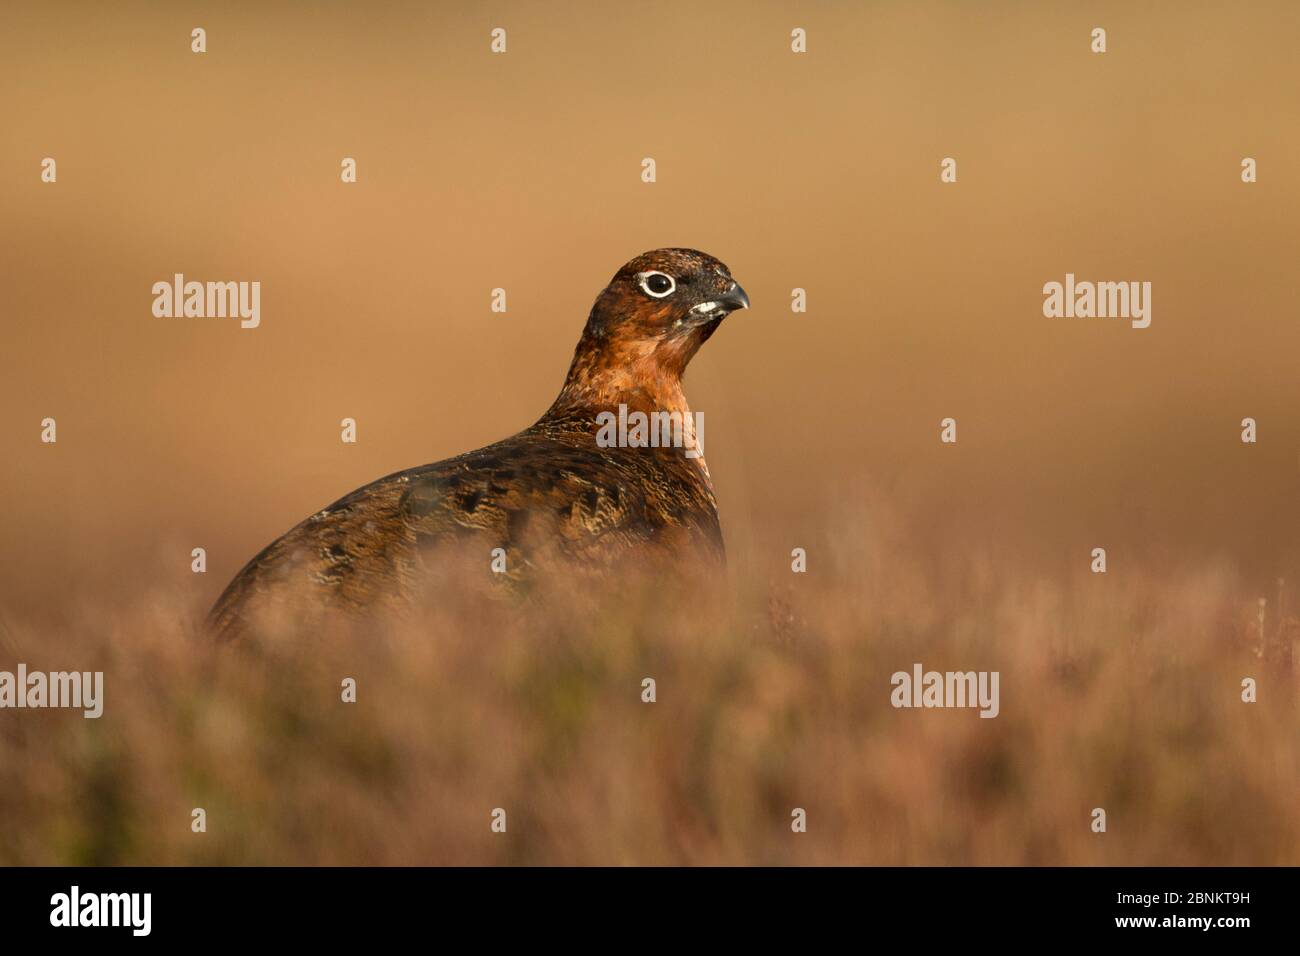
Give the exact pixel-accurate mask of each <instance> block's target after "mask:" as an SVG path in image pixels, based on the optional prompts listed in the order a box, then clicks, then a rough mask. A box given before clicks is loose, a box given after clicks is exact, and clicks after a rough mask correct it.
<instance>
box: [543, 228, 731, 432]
mask: <svg viewBox="0 0 1300 956" xmlns="http://www.w3.org/2000/svg"><path fill="white" fill-rule="evenodd" d="M747 308H749V296H747V295H746V294H745V290H744V289H742V288H741V287H740V284H739V283H738V282H736V280H735V279H733V278H732V277H731V270H730V269H728V268H727V267H726V266H725V265H723V264H722V263H721V262H719V261H718V260H717V259H715V258H713V257H712V256H710V255H706V254H705V253H703V252H697V251H696V250H694V249H655V250H654V251H653V252H646V253H642V254H641V255H639V256H637V257H636V258H635V259H632V260H631V261H630V262H628V263H627V264H626V265H624V266H623V268H621V269H619V270H618V272H616V273H615V274H614V278H612V279H611V280H610V281H609V284H608V285H607V286H605V288H604V290H603V291H602V292H601V293H600V295H598V296H597V297H596V302H595V304H594V305H593V306H592V309H591V314H590V316H588V318H587V325H586V328H585V329H584V330H583V333H582V339H581V340H580V341H579V342H578V348H577V350H576V351H575V353H574V357H573V364H572V366H571V367H570V369H569V375H568V379H567V380H566V382H565V392H564V393H561V400H563V399H565V398H566V394H567V396H568V397H569V398H578V397H580V396H581V397H584V398H586V399H587V400H588V401H587V402H586V404H595V405H611V404H618V403H619V402H626V403H627V404H629V405H633V406H637V405H652V406H653V405H656V404H658V406H659V407H668V408H671V407H672V406H674V405H675V404H677V401H676V396H677V395H679V394H680V388H679V383H680V380H681V376H682V374H683V373H684V372H685V371H686V366H687V364H688V363H689V362H690V360H691V358H692V357H694V355H695V353H696V352H697V351H698V350H699V348H700V346H701V345H703V344H704V343H705V342H706V341H707V340H708V338H709V336H711V335H712V334H713V333H714V331H716V330H717V328H718V325H719V324H720V323H721V322H722V320H723V319H724V318H726V317H727V316H728V315H729V314H730V313H732V312H735V311H736V310H737V309H747ZM565 404H571V402H566V403H565Z"/></svg>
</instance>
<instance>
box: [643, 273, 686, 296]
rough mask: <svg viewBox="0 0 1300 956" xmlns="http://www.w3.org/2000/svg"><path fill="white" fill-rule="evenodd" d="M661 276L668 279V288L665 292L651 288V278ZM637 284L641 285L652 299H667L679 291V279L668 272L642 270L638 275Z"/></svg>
mask: <svg viewBox="0 0 1300 956" xmlns="http://www.w3.org/2000/svg"><path fill="white" fill-rule="evenodd" d="M656 276H660V277H662V278H664V279H667V280H668V288H667V289H665V290H664V291H663V292H655V291H653V290H652V289H651V288H650V280H651V279H653V278H655V277H656ZM636 280H637V284H638V285H639V286H641V291H642V292H644V293H645V294H646V295H648V296H650V298H652V299H666V298H668V296H670V295H672V294H673V293H674V292H676V291H677V280H676V279H674V278H673V277H672V276H670V275H669V274H668V273H666V272H642V273H641V274H640V275H638V276H637V277H636Z"/></svg>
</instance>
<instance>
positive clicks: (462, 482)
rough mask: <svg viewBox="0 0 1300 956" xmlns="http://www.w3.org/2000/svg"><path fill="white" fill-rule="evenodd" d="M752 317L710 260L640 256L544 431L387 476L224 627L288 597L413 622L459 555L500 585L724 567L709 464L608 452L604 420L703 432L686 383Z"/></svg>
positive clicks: (267, 576) (600, 306) (326, 513)
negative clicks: (739, 317) (684, 566)
mask: <svg viewBox="0 0 1300 956" xmlns="http://www.w3.org/2000/svg"><path fill="white" fill-rule="evenodd" d="M669 285H671V286H672V288H671V289H670V290H667V291H665V290H666V287H667V286H669ZM748 304H749V301H748V299H747V298H746V296H745V293H744V290H742V289H741V288H740V286H739V285H737V284H736V282H735V281H734V280H733V279H732V278H731V275H730V273H729V271H728V270H727V268H726V267H725V266H724V265H723V264H722V263H720V262H718V261H717V260H716V259H713V258H712V257H710V256H707V255H704V254H703V253H700V252H696V251H694V250H690V249H659V250H656V251H654V252H648V253H645V254H644V255H641V256H637V257H636V258H635V259H633V260H632V261H631V262H629V263H627V265H625V266H623V268H622V269H620V270H619V271H618V273H617V274H616V275H615V276H614V278H613V279H612V280H611V281H610V283H609V285H608V286H607V287H606V288H605V289H604V291H602V292H601V293H600V295H599V296H598V297H597V299H596V302H595V305H594V306H593V307H592V310H591V314H590V316H589V318H588V319H587V324H586V327H585V329H584V330H583V333H582V338H581V340H580V341H579V342H578V346H577V349H576V350H575V352H574V357H573V363H572V364H571V366H570V368H569V373H568V376H567V377H566V379H565V383H564V387H563V389H562V390H561V391H560V394H559V396H558V397H557V398H556V400H555V402H554V404H552V406H551V408H550V409H549V410H548V411H547V412H546V414H545V415H543V416H542V417H541V419H540V420H538V422H537V423H536V424H534V425H533V426H531V427H530V428H527V429H525V430H524V431H522V432H520V433H519V434H517V435H514V436H513V437H510V438H506V439H504V440H502V441H499V442H497V443H496V444H493V445H488V446H487V447H485V448H480V449H478V450H477V451H471V452H467V453H466V454H463V455H458V456H457V457H455V458H449V459H447V460H446V461H440V462H437V463H435V464H431V465H423V466H420V467H417V468H411V469H409V470H407V471H401V472H398V473H396V474H393V475H389V476H388V477H386V478H381V479H379V480H378V481H375V482H372V483H371V484H368V485H366V486H364V487H362V488H359V489H357V490H356V491H354V492H352V493H351V494H349V495H347V496H346V497H344V498H341V499H340V500H338V501H336V502H335V503H334V504H332V505H330V506H329V507H327V508H325V509H323V510H321V511H319V512H317V513H316V514H314V515H312V516H311V517H310V518H307V519H306V520H305V521H303V522H302V523H301V524H299V525H298V526H297V527H295V528H293V529H292V530H291V531H289V532H288V533H287V534H285V535H284V536H283V537H281V538H279V539H277V540H276V541H274V542H273V543H272V544H270V545H269V546H268V547H267V548H265V549H264V550H263V551H262V552H261V553H260V554H258V555H257V556H256V557H254V558H253V559H252V560H251V561H250V562H249V563H248V564H247V565H246V566H245V567H244V569H243V570H242V571H240V572H239V574H238V575H236V576H235V579H234V580H233V581H231V583H230V585H229V586H228V587H227V588H226V590H225V592H224V593H223V594H222V595H221V597H220V598H219V599H218V600H217V603H216V604H215V606H214V607H213V609H212V612H211V615H210V621H211V624H212V626H213V628H214V629H215V630H216V632H217V633H218V634H220V635H226V636H230V635H234V634H237V633H239V632H240V631H242V630H244V629H246V627H247V626H248V624H249V622H250V620H251V619H252V617H253V614H254V611H255V610H256V608H257V606H258V605H259V604H261V603H265V602H268V601H274V600H276V599H277V597H281V596H283V595H286V594H288V593H290V592H293V593H295V594H296V595H297V598H296V599H297V600H298V601H299V602H300V603H301V602H302V601H304V600H305V601H307V602H308V603H310V604H311V605H312V606H315V607H321V608H326V607H328V608H343V609H350V610H370V609H376V608H382V607H394V608H400V607H403V606H405V605H408V604H410V603H411V602H412V601H413V600H415V599H416V596H418V595H423V596H424V597H425V599H427V597H428V595H429V593H430V584H431V582H434V583H436V582H437V580H438V576H439V563H440V562H445V561H447V560H449V559H450V558H451V557H452V556H453V555H455V556H458V557H460V558H462V559H466V558H468V559H470V560H472V562H473V563H474V565H475V566H477V567H481V568H482V570H483V574H484V576H485V577H486V576H488V575H489V561H490V555H491V552H492V549H494V548H502V549H504V551H505V556H506V568H507V571H506V573H505V574H504V575H498V576H495V577H498V578H504V579H508V580H511V581H514V582H516V583H518V582H523V581H527V580H529V579H530V578H531V577H532V576H534V575H536V573H537V572H539V571H542V570H548V569H556V570H561V571H562V572H563V573H565V574H566V575H596V576H600V575H601V574H602V573H604V572H606V571H607V570H609V569H612V568H616V567H619V566H623V565H626V564H628V563H633V564H636V565H638V566H640V565H646V564H659V563H663V562H666V563H670V564H675V563H680V562H681V561H683V560H686V561H705V562H710V561H712V562H716V561H720V560H721V559H722V557H723V543H722V532H721V528H720V527H719V524H718V513H717V504H716V501H715V499H714V494H713V484H712V481H711V480H710V478H709V472H708V468H707V466H706V465H705V463H704V458H703V457H698V458H692V457H688V456H687V455H685V454H684V453H683V449H682V448H663V447H661V448H625V447H599V446H598V445H597V442H596V435H597V431H598V425H597V416H598V415H599V414H600V413H601V412H611V413H614V414H617V412H618V409H619V406H620V405H626V406H627V409H628V412H629V413H630V412H633V411H642V412H645V413H647V414H649V413H652V412H676V413H679V414H680V415H682V416H683V419H685V420H686V421H687V422H689V421H690V418H691V410H690V407H689V406H688V405H687V402H686V396H685V395H684V394H683V392H682V384H681V379H682V374H683V373H684V372H685V370H686V366H687V364H688V363H689V362H690V360H691V357H692V356H693V355H694V354H695V352H696V351H697V350H698V349H699V347H700V346H701V345H702V344H703V343H704V342H705V341H706V340H707V339H708V338H709V336H711V335H712V334H713V332H714V331H715V330H716V328H717V326H718V324H719V322H720V321H721V320H722V318H724V317H725V316H726V315H727V313H729V312H731V311H733V310H735V309H739V308H745V307H747V306H748ZM434 591H435V592H436V587H435V588H434ZM304 595H305V597H304ZM434 597H435V599H436V593H435V595H434Z"/></svg>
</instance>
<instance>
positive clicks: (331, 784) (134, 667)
mask: <svg viewBox="0 0 1300 956" xmlns="http://www.w3.org/2000/svg"><path fill="white" fill-rule="evenodd" d="M769 553H776V554H779V553H780V552H775V551H774V552H769ZM905 554H907V548H906V535H904V534H901V533H900V534H895V535H890V534H886V533H883V532H878V533H877V534H876V537H875V540H873V541H872V543H870V544H862V543H854V544H841V545H838V546H833V545H828V546H826V547H823V548H821V549H819V550H814V552H813V555H812V561H811V563H810V572H809V573H808V574H806V575H798V576H796V575H793V574H790V573H789V571H788V566H787V565H786V564H785V563H784V562H783V561H782V560H779V559H778V560H772V561H767V562H766V563H763V562H761V561H759V559H758V557H757V555H756V553H751V554H749V555H747V556H741V557H739V558H735V559H733V564H732V569H731V581H730V582H729V583H728V585H727V586H726V587H724V588H722V589H720V591H719V592H718V593H714V594H709V593H706V592H701V593H699V594H695V593H685V592H681V591H678V590H676V589H674V590H673V592H672V593H664V591H663V590H660V589H656V588H654V587H648V586H647V587H642V588H639V589H638V588H632V587H629V586H624V587H621V588H619V589H616V590H613V591H612V593H611V594H608V595H605V596H604V598H603V599H601V600H600V601H598V602H594V603H593V602H592V601H590V600H588V601H586V602H584V603H583V604H582V605H581V606H582V613H581V614H571V613H564V611H563V610H562V607H563V605H564V603H565V602H563V601H560V602H558V603H559V604H560V606H561V609H560V610H550V611H547V610H545V609H544V608H539V607H536V606H530V607H529V608H527V609H526V613H523V614H520V613H518V612H519V611H520V610H521V609H519V608H516V607H513V606H510V605H507V604H502V603H500V602H495V603H494V602H487V603H483V602H475V601H474V600H472V599H470V598H465V599H463V600H461V601H460V602H459V603H457V604H456V605H455V606H450V605H449V606H445V607H444V608H442V609H441V611H440V612H438V613H434V614H430V615H428V616H427V617H426V618H422V619H421V620H420V621H419V622H418V623H412V624H410V625H409V626H407V627H404V628H396V629H390V630H387V631H385V632H383V633H370V634H352V635H342V634H326V633H324V632H320V631H318V632H316V633H314V634H303V635H300V636H299V637H297V638H295V639H292V640H286V641H281V642H277V643H274V644H270V645H261V646H252V645H249V646H245V647H242V648H226V649H214V648H212V647H211V646H209V645H208V644H207V643H206V642H205V641H203V640H202V639H200V638H199V637H197V636H196V634H195V630H194V625H193V621H194V620H195V619H196V618H197V617H198V616H199V614H200V613H201V612H202V610H203V608H202V607H200V606H198V605H197V602H194V601H192V600H191V599H189V598H179V597H177V595H181V594H188V593H191V591H190V589H191V588H192V581H187V580H177V581H173V582H166V583H165V584H163V585H160V586H159V589H158V590H157V591H155V592H153V593H141V595H140V597H139V598H138V599H137V600H135V601H134V602H133V603H132V605H131V606H128V607H125V608H121V609H116V610H112V609H105V608H98V609H96V608H94V607H92V606H90V604H89V602H87V605H86V607H84V608H77V609H75V610H74V611H72V612H69V614H68V615H66V616H65V618H64V619H63V621H62V623H60V624H58V625H47V624H42V625H39V626H38V625H36V624H34V623H30V622H28V623H25V622H23V621H20V620H13V619H9V620H6V621H5V622H4V623H3V629H2V630H0V666H3V667H6V668H12V666H13V665H14V664H16V663H17V662H18V661H25V662H27V664H28V665H29V667H31V668H35V669H46V670H52V669H62V668H76V669H102V670H103V671H105V687H106V690H105V714H104V716H103V718H102V719H100V720H98V721H94V720H85V719H83V718H82V717H81V716H80V714H79V713H76V714H74V713H67V712H53V711H8V712H5V713H4V714H3V715H0V821H3V823H2V824H0V863H6V864H54V863H72V864H199V863H218V864H236V863H239V864H333V863H339V864H342V863H362V864H372V863H374V864H453V863H454V864H490V863H513V864H596V863H601V864H632V863H638V864H675V863H688V864H749V863H767V864H784V863H802V864H813V863H817V864H858V863H862V864H1103V863H1109V864H1296V863H1300V813H1298V812H1297V802H1296V794H1297V793H1300V735H1298V734H1297V730H1296V728H1297V727H1298V726H1300V721H1298V720H1297V717H1298V716H1300V713H1298V708H1297V697H1296V693H1295V691H1296V685H1297V679H1296V674H1295V673H1294V672H1293V671H1292V669H1291V664H1290V659H1291V648H1290V645H1291V640H1292V638H1293V637H1294V636H1295V635H1294V634H1293V633H1292V632H1288V631H1286V630H1285V628H1283V627H1282V626H1281V625H1280V624H1277V623H1276V622H1274V621H1272V620H1271V619H1266V623H1265V634H1266V637H1267V642H1266V644H1267V654H1266V656H1265V657H1264V658H1260V657H1258V656H1256V648H1257V645H1258V626H1259V624H1258V620H1257V615H1258V608H1257V606H1256V603H1255V602H1256V596H1255V595H1249V596H1245V595H1242V594H1240V593H1238V587H1237V585H1236V583H1235V581H1234V579H1233V575H1232V573H1231V572H1230V571H1229V570H1227V569H1224V568H1206V569H1202V570H1199V571H1195V570H1189V571H1180V572H1177V573H1175V572H1169V573H1168V574H1166V575H1165V576H1163V577H1160V576H1154V575H1153V576H1150V577H1143V576H1140V575H1136V574H1134V573H1131V572H1129V573H1125V574H1123V575H1120V574H1117V573H1111V574H1108V575H1105V576H1094V575H1090V574H1087V573H1086V571H1085V573H1083V574H1080V575H1079V576H1078V577H1075V578H1073V579H1068V580H1066V579H1061V580H1053V579H1050V578H1047V577H1043V578H1041V579H1039V578H1036V577H1034V576H1032V575H1026V574H1025V573H1023V572H1012V571H1007V570H1000V567H1001V566H1000V565H999V564H997V563H996V562H994V561H992V560H990V559H986V558H969V559H961V560H955V561H951V562H947V563H945V564H944V565H943V566H942V567H927V566H922V565H921V564H920V563H911V562H909V561H907V560H905V559H902V558H900V557H899V555H905ZM1274 600H1275V599H1274ZM914 661H920V662H922V663H924V664H925V665H926V667H927V668H935V669H940V670H947V669H961V670H966V669H976V670H998V671H1000V672H1001V675H1002V677H1001V715H1000V716H999V717H997V718H996V719H994V720H981V719H978V718H977V717H976V715H975V713H974V712H973V711H939V710H929V711H917V710H894V709H893V708H891V706H890V704H889V691H890V685H889V677H890V674H891V673H893V672H894V671H896V670H900V669H903V670H906V669H908V668H910V666H911V664H912V663H913V662H914ZM349 676H350V677H355V678H356V679H357V681H358V685H359V700H358V702H357V703H355V704H345V703H342V702H341V700H340V682H341V681H342V679H343V678H344V677H349ZM646 676H651V677H654V678H655V679H656V681H657V684H658V700H657V702H656V703H654V704H644V703H642V702H641V700H640V694H641V681H642V678H644V677H646ZM1244 676H1252V677H1255V678H1256V679H1257V680H1258V681H1259V685H1260V701H1259V703H1256V704H1252V705H1247V704H1243V703H1241V702H1240V681H1241V679H1242V677H1244ZM1097 806H1101V807H1104V808H1106V810H1107V813H1108V816H1109V830H1108V832H1107V833H1105V834H1104V835H1098V834H1094V833H1092V832H1091V831H1090V829H1089V820H1090V817H1089V814H1090V811H1091V809H1092V808H1093V807H1097ZM193 807H203V808H205V809H206V810H207V814H208V832H207V833H205V834H194V833H192V832H191V830H190V811H191V808H193ZM495 807H503V808H506V810H507V812H508V821H509V831H508V833H507V834H505V835H495V834H492V833H491V832H490V831H489V816H490V813H491V811H492V809H493V808H495ZM794 807H803V808H805V809H806V810H807V812H808V819H809V829H808V832H807V833H806V834H801V835H795V834H793V833H792V832H791V830H790V825H789V824H790V812H791V809H792V808H794Z"/></svg>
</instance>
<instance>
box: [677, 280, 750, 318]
mask: <svg viewBox="0 0 1300 956" xmlns="http://www.w3.org/2000/svg"><path fill="white" fill-rule="evenodd" d="M748 308H749V296H748V295H746V293H745V290H744V289H742V288H741V287H740V283H739V282H737V281H736V280H734V279H732V280H731V287H730V288H729V289H727V291H726V292H724V293H722V294H721V295H719V296H717V297H715V298H712V299H709V300H707V301H705V302H701V303H700V304H699V305H697V306H695V307H693V308H692V309H691V318H692V319H693V320H694V321H692V322H691V323H689V324H690V325H699V324H700V323H702V322H711V321H717V320H720V319H722V318H724V317H726V316H727V315H730V314H731V313H732V312H735V311H736V310H737V309H748Z"/></svg>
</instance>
